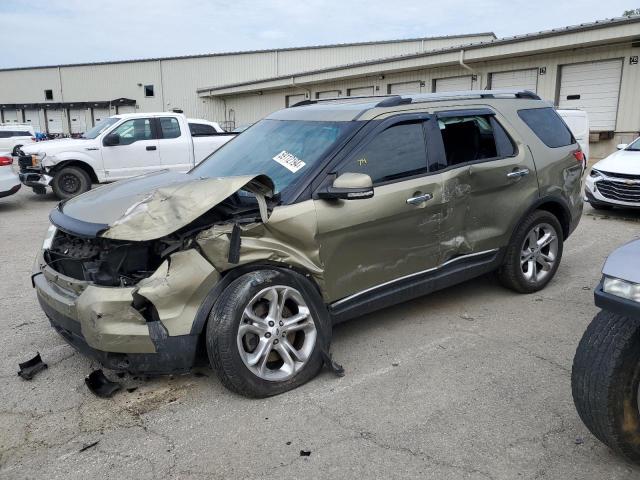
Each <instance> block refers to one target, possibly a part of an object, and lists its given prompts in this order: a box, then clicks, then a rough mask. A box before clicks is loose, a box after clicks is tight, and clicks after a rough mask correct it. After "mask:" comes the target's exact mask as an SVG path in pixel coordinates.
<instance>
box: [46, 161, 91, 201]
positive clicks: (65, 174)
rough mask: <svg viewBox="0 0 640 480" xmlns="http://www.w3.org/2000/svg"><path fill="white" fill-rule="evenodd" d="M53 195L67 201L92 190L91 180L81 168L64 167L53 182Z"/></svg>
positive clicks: (56, 174)
mask: <svg viewBox="0 0 640 480" xmlns="http://www.w3.org/2000/svg"><path fill="white" fill-rule="evenodd" d="M51 188H52V189H53V193H54V194H55V195H56V197H58V198H59V199H60V200H66V199H68V198H71V197H75V196H76V195H80V194H81V193H84V192H87V191H89V189H91V178H90V177H89V175H88V174H87V172H85V171H84V170H82V169H81V168H78V167H64V168H61V169H60V170H59V171H57V172H56V173H55V175H54V176H53V180H52V181H51Z"/></svg>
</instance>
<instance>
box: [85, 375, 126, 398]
mask: <svg viewBox="0 0 640 480" xmlns="http://www.w3.org/2000/svg"><path fill="white" fill-rule="evenodd" d="M84 383H86V384H87V387H89V390H91V392H92V393H93V394H94V395H96V396H98V397H101V398H110V397H112V396H113V394H114V393H116V392H117V391H118V390H120V389H122V385H120V384H119V383H116V382H112V381H111V380H109V379H108V378H107V377H105V376H104V373H103V372H102V370H94V371H93V372H91V373H90V374H89V375H87V376H86V377H85V379H84Z"/></svg>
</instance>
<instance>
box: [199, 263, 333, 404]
mask: <svg viewBox="0 0 640 480" xmlns="http://www.w3.org/2000/svg"><path fill="white" fill-rule="evenodd" d="M330 336H331V323H330V320H329V316H328V313H327V311H326V308H325V307H324V304H323V303H322V297H321V296H320V295H319V294H318V292H317V291H316V290H315V288H314V287H313V285H312V284H311V283H310V282H309V281H308V280H307V279H305V278H304V277H303V276H301V275H298V274H296V273H289V272H286V273H285V272H282V271H279V270H260V271H256V272H252V273H248V274H246V275H243V276H241V277H240V278H238V279H237V280H235V281H234V282H233V283H231V284H230V285H229V286H228V287H227V288H226V289H225V291H224V292H223V293H222V295H221V296H220V299H219V300H218V301H217V302H216V305H215V306H214V308H213V310H212V312H211V315H210V316H209V322H208V325H207V336H206V340H207V352H208V354H209V360H210V362H211V365H212V367H213V368H214V369H215V370H216V373H217V374H218V377H219V378H220V380H221V381H222V383H223V384H224V385H225V386H226V387H227V388H229V389H230V390H233V391H234V392H237V393H240V394H242V395H247V396H250V397H267V396H270V395H276V394H279V393H282V392H286V391H287V390H291V389H293V388H296V387H298V386H300V385H302V384H303V383H305V382H307V381H308V380H310V379H311V378H313V377H314V376H315V375H316V374H317V373H318V372H319V371H320V369H321V368H322V363H323V358H322V350H323V349H327V350H328V348H329V345H328V342H329V339H330Z"/></svg>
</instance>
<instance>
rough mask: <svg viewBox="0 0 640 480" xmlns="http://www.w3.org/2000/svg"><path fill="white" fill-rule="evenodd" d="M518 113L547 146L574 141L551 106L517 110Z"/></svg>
mask: <svg viewBox="0 0 640 480" xmlns="http://www.w3.org/2000/svg"><path fill="white" fill-rule="evenodd" d="M518 115H519V116H520V118H521V119H522V121H523V122H524V123H526V124H527V126H528V127H529V128H530V129H531V130H533V133H535V134H536V136H537V137H538V138H539V139H540V140H542V142H543V143H544V144H545V145H546V146H547V147H551V148H556V147H565V146H567V145H572V144H574V143H575V140H574V138H573V135H572V134H571V132H570V131H569V129H568V128H567V126H566V125H565V124H564V122H563V121H562V119H561V118H560V116H559V115H558V114H557V113H556V111H555V110H554V109H553V108H551V107H547V108H530V109H526V110H518Z"/></svg>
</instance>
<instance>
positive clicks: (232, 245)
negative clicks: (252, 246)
mask: <svg viewBox="0 0 640 480" xmlns="http://www.w3.org/2000/svg"><path fill="white" fill-rule="evenodd" d="M228 261H229V263H238V262H239V261H240V227H239V226H238V224H237V223H234V224H233V230H231V238H230V239H229V258H228Z"/></svg>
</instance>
